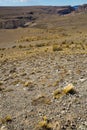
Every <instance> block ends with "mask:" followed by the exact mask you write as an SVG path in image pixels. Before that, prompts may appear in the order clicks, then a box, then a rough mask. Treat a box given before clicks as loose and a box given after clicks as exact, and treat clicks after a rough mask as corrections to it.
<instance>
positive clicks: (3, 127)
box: [0, 126, 8, 130]
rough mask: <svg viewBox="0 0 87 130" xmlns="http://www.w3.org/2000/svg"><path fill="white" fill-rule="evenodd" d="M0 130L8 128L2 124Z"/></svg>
mask: <svg viewBox="0 0 87 130" xmlns="http://www.w3.org/2000/svg"><path fill="white" fill-rule="evenodd" d="M0 130H8V129H7V127H6V126H2V127H1V129H0Z"/></svg>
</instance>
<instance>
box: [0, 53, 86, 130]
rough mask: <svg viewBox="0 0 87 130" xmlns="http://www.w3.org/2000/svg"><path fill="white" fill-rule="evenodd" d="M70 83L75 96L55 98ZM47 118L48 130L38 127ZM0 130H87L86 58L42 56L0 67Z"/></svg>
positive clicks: (7, 62)
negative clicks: (57, 91)
mask: <svg viewBox="0 0 87 130" xmlns="http://www.w3.org/2000/svg"><path fill="white" fill-rule="evenodd" d="M70 83H72V84H73V86H74V89H75V93H74V94H70V93H68V94H65V95H63V96H61V97H60V98H59V99H55V98H54V95H53V94H54V92H55V91H56V90H57V89H63V88H64V87H65V86H67V85H68V84H70ZM44 116H46V117H45V118H47V119H46V120H47V121H48V124H49V122H50V124H51V127H50V128H45V127H44V128H43V129H42V128H40V126H38V124H39V125H40V123H39V122H41V121H43V117H44ZM0 128H1V129H0V130H87V54H77V55H76V54H71V55H66V54H60V53H59V52H54V53H52V54H50V53H49V54H48V53H44V54H38V55H36V56H32V57H29V58H28V57H27V58H25V59H23V60H15V61H11V60H9V61H8V60H5V61H3V62H1V63H0Z"/></svg>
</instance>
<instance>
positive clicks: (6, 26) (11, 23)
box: [0, 20, 24, 29]
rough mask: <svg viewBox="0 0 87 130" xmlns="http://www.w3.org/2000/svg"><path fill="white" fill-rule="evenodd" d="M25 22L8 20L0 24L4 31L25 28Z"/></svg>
mask: <svg viewBox="0 0 87 130" xmlns="http://www.w3.org/2000/svg"><path fill="white" fill-rule="evenodd" d="M23 26H24V21H21V20H6V21H1V22H0V28H3V29H13V28H17V27H23Z"/></svg>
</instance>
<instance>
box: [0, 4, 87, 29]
mask: <svg viewBox="0 0 87 130" xmlns="http://www.w3.org/2000/svg"><path fill="white" fill-rule="evenodd" d="M73 12H74V14H75V13H81V12H87V4H84V5H77V6H29V7H28V6H27V7H0V28H1V29H13V28H17V27H25V25H27V24H26V23H28V22H35V21H37V20H38V19H41V18H42V17H45V16H47V15H50V16H51V15H58V16H62V15H68V14H72V13H73Z"/></svg>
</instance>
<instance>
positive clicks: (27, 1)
mask: <svg viewBox="0 0 87 130" xmlns="http://www.w3.org/2000/svg"><path fill="white" fill-rule="evenodd" d="M86 3H87V0H83V1H82V0H71V1H67V0H62V1H58V0H3V1H2V0H0V6H65V5H71V6H75V5H82V4H86Z"/></svg>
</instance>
